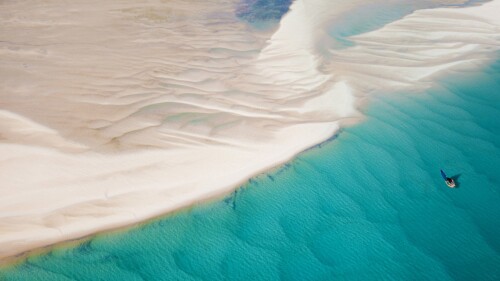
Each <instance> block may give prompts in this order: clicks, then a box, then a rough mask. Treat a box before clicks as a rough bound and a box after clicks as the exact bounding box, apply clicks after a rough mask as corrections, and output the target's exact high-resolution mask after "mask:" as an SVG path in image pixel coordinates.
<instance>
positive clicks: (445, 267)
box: [0, 60, 500, 280]
mask: <svg viewBox="0 0 500 281" xmlns="http://www.w3.org/2000/svg"><path fill="white" fill-rule="evenodd" d="M499 89H500V60H499V61H497V62H496V63H494V64H492V65H490V66H488V67H486V68H484V69H483V71H482V72H477V73H456V74H454V75H452V76H449V77H447V78H445V79H442V80H441V81H440V82H439V85H437V86H436V87H434V88H432V89H430V90H428V91H426V92H423V93H399V94H390V95H378V96H374V97H373V99H372V102H371V104H370V106H369V108H367V109H366V110H365V114H366V115H367V119H366V120H365V121H364V122H362V123H360V124H358V125H355V126H353V127H349V128H346V129H344V130H343V131H342V132H340V133H339V134H338V136H336V138H334V139H332V140H330V141H328V142H326V143H323V144H321V145H319V146H316V147H314V148H312V149H310V150H308V151H306V152H304V153H302V154H300V155H299V156H298V157H297V158H296V159H295V160H293V161H292V162H290V163H288V164H286V165H284V166H282V167H280V168H278V169H276V170H274V171H272V172H270V173H268V174H265V175H261V176H259V177H256V178H254V179H252V180H251V181H250V182H249V183H248V184H246V185H245V186H243V187H242V188H240V189H238V190H237V191H236V192H234V193H233V194H231V195H230V196H228V197H226V198H224V199H223V200H220V201H217V202H213V203H207V204H202V205H199V206H196V207H193V208H190V209H188V210H184V211H182V212H179V213H176V214H174V215H171V216H168V217H166V218H163V219H159V220H156V221H153V222H150V223H147V224H144V225H142V226H140V227H136V228H134V229H131V230H128V231H122V232H119V233H108V234H101V235H98V236H96V237H94V238H92V239H90V240H88V241H87V242H85V243H83V244H81V245H79V246H75V247H59V248H56V249H54V250H52V251H51V252H49V253H47V254H45V255H41V256H33V257H30V258H29V259H28V260H27V261H26V262H24V263H22V264H20V265H18V266H15V267H11V268H4V269H2V270H0V280H278V279H282V280H500V222H499V219H498V218H499V216H500V204H499V202H500V194H499V188H500V184H499V180H498V175H497V174H498V169H499V167H500V157H499V156H500V137H499V136H500V122H499V121H498V119H499V118H500V109H499V105H500V95H499ZM440 168H443V169H444V170H445V171H447V172H448V174H450V175H454V176H455V177H456V178H457V182H458V183H459V188H457V189H449V188H447V187H446V186H445V184H444V183H443V181H442V180H441V177H440V174H439V169H440Z"/></svg>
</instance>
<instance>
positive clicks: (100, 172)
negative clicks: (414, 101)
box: [0, 0, 500, 258]
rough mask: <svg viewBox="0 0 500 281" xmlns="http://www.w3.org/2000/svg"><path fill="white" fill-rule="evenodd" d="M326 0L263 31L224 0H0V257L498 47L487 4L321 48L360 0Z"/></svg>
mask: <svg viewBox="0 0 500 281" xmlns="http://www.w3.org/2000/svg"><path fill="white" fill-rule="evenodd" d="M330 2H331V1H330ZM330 2H329V1H316V2H314V3H313V2H312V1H305V0H304V1H301V0H299V1H295V2H294V4H293V5H292V7H291V11H290V12H289V13H288V14H287V15H285V17H284V18H283V19H282V21H281V23H280V26H279V28H277V30H276V31H275V32H274V33H273V34H269V33H266V32H262V31H261V32H255V31H252V30H251V29H250V27H248V26H247V25H245V24H244V23H242V22H240V21H238V20H237V19H236V18H235V17H234V15H233V14H234V13H233V9H234V3H232V2H224V1H222V2H220V1H213V2H212V1H208V2H207V1H196V2H190V3H183V2H178V1H156V2H136V1H120V3H105V4H103V3H101V2H88V1H72V2H71V3H59V2H57V1H56V2H52V3H50V4H46V3H45V4H41V3H36V2H30V1H27V2H22V3H3V4H1V6H2V9H0V10H1V12H0V13H2V14H1V17H0V18H1V21H2V25H0V30H1V31H0V37H1V38H0V60H1V62H2V63H1V64H0V77H2V82H1V83H0V183H1V185H0V194H1V195H2V197H1V198H0V258H1V257H8V256H12V255H15V254H18V253H21V252H23V251H26V250H29V249H33V248H36V247H40V246H44V245H48V244H52V243H55V242H58V241H63V240H68V239H74V238H79V237H82V236H85V235H88V234H92V233H95V232H97V231H100V230H104V229H111V228H114V227H118V226H123V225H127V224H131V223H134V222H139V221H142V220H144V219H147V218H150V217H152V216H155V215H158V214H162V213H165V212H168V211H172V210H175V209H178V208H180V207H183V206H187V205H190V204H193V203H195V202H198V201H200V200H202V199H205V198H209V197H213V196H216V195H220V194H223V193H224V192H228V191H229V190H231V189H233V188H234V187H235V186H236V185H238V184H239V183H241V182H242V181H244V180H246V179H247V178H249V177H250V176H252V175H255V174H256V173H258V172H261V171H263V170H265V169H267V168H269V167H272V166H275V165H277V164H278V163H282V162H284V161H286V160H288V159H290V158H291V157H293V155H295V154H296V153H298V152H300V151H301V150H303V149H305V148H307V147H309V146H311V145H313V144H316V143H318V142H321V141H323V140H325V139H327V138H328V137H330V136H331V135H332V134H333V133H334V132H335V131H336V130H337V129H338V128H339V126H340V122H342V121H343V120H346V119H352V118H357V117H358V116H359V115H358V113H357V112H356V110H355V103H356V98H355V97H357V96H363V95H366V94H368V93H370V92H372V91H377V90H384V89H387V90H394V89H395V88H397V87H405V88H408V87H416V86H425V85H428V82H430V81H431V80H430V77H431V76H432V75H433V74H435V73H438V72H439V71H441V70H445V69H450V67H457V66H460V65H461V66H469V67H470V66H471V65H473V64H474V63H481V62H484V61H486V60H487V59H488V58H489V57H490V56H491V53H492V52H493V51H495V50H498V48H499V46H500V44H499V42H500V39H499V36H498V34H500V33H499V26H500V23H499V22H498V20H496V19H495V17H494V14H495V13H494V12H495V11H500V8H499V4H498V3H499V2H498V1H494V2H491V3H488V4H485V5H483V6H479V7H473V8H463V9H457V8H446V9H432V10H422V11H417V12H415V13H413V14H411V15H409V16H407V17H405V18H403V19H401V20H399V21H396V22H393V23H391V24H388V25H386V26H385V27H383V28H381V29H377V30H374V31H372V32H369V33H364V34H360V35H357V36H354V37H352V38H351V40H352V41H353V42H355V44H354V45H353V46H352V47H348V48H342V49H335V48H333V47H332V48H327V52H323V51H322V50H324V46H319V43H320V42H321V43H323V42H326V41H328V40H327V39H328V34H327V33H326V32H325V30H326V28H327V26H328V25H330V24H335V20H336V19H337V18H339V19H340V18H341V17H340V15H343V14H345V13H347V12H348V11H350V10H351V9H352V8H353V7H356V5H358V6H359V5H363V4H364V3H366V2H365V1H354V2H352V3H348V4H344V6H342V5H341V4H340V3H336V5H337V6H336V9H326V8H325V7H329V5H331V4H330ZM16 11H23V12H22V13H20V12H16ZM458 27H459V28H458ZM325 38H326V39H325ZM320 47H321V48H320ZM471 63H472V64H471Z"/></svg>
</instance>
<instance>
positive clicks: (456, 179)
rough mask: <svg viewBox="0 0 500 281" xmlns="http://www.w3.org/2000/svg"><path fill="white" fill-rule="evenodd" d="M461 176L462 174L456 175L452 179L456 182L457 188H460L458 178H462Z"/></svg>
mask: <svg viewBox="0 0 500 281" xmlns="http://www.w3.org/2000/svg"><path fill="white" fill-rule="evenodd" d="M461 175H462V174H456V175H454V176H451V177H450V178H452V179H453V181H454V182H455V188H459V187H460V182H459V181H458V178H460V176H461Z"/></svg>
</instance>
